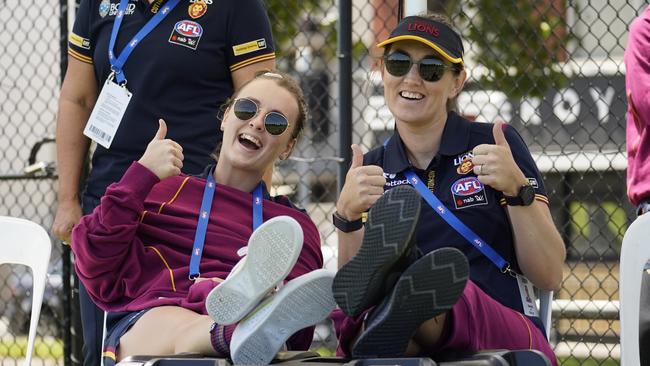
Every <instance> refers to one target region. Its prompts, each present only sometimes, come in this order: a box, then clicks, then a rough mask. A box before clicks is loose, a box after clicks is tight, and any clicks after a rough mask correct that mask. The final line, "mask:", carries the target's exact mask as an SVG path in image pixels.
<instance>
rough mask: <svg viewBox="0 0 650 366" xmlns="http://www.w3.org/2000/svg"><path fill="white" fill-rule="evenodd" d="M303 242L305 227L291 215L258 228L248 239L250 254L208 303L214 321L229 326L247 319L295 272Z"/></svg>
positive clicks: (213, 292) (277, 218)
mask: <svg viewBox="0 0 650 366" xmlns="http://www.w3.org/2000/svg"><path fill="white" fill-rule="evenodd" d="M302 242H303V234H302V228H301V227H300V225H299V224H298V222H297V221H296V220H294V219H293V218H291V217H289V216H278V217H274V218H272V219H270V220H268V221H266V222H265V223H264V224H262V225H261V226H260V227H259V228H257V230H255V231H254V232H253V234H252V235H251V237H250V239H249V240H248V253H247V255H246V256H245V257H244V258H242V259H241V260H240V261H239V262H238V263H237V265H236V266H235V267H234V269H233V271H231V273H230V274H229V275H228V277H227V278H226V280H225V281H224V282H223V283H221V284H220V285H219V286H217V287H215V288H214V289H212V291H211V292H210V294H209V295H208V297H207V298H206V300H205V307H206V309H207V310H208V314H210V316H211V317H212V319H214V321H215V322H216V323H217V324H220V325H228V324H234V323H236V322H238V321H239V320H240V319H241V318H243V317H244V316H246V314H248V313H249V312H250V311H251V310H252V309H253V308H255V306H256V305H257V304H259V302H260V301H261V300H262V298H263V297H264V296H266V295H267V294H268V293H269V291H271V290H272V289H273V288H274V287H275V286H276V285H277V284H278V283H279V282H282V281H283V280H284V279H285V277H287V275H288V274H289V273H290V272H291V269H292V268H293V266H294V265H295V264H296V261H297V260H298V256H299V255H300V251H301V250H302ZM235 269H236V270H235Z"/></svg>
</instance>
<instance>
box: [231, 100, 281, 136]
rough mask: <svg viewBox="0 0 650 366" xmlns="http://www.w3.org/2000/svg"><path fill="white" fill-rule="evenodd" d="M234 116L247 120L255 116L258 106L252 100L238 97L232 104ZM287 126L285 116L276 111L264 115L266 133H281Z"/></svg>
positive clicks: (276, 134)
mask: <svg viewBox="0 0 650 366" xmlns="http://www.w3.org/2000/svg"><path fill="white" fill-rule="evenodd" d="M233 111H234V112H235V117H237V118H239V119H241V120H242V121H248V120H249V119H251V118H253V117H255V116H256V115H257V112H259V111H260V108H259V107H258V106H257V103H255V101H254V100H252V99H248V98H239V99H236V100H235V104H234V106H233ZM288 127H289V121H288V120H287V117H285V116H283V115H282V114H281V113H278V112H269V113H267V114H266V116H264V128H265V129H266V131H267V132H268V133H270V134H271V135H274V136H278V135H281V134H282V133H283V132H284V131H286V130H287V128H288Z"/></svg>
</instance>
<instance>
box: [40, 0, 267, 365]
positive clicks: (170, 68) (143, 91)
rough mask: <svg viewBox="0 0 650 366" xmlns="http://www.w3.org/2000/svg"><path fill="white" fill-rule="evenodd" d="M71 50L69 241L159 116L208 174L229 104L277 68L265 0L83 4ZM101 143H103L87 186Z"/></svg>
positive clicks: (93, 359)
mask: <svg viewBox="0 0 650 366" xmlns="http://www.w3.org/2000/svg"><path fill="white" fill-rule="evenodd" d="M68 48H69V49H68V54H69V55H70V56H71V57H70V58H69V64H68V69H67V73H66V76H65V79H64V81H63V86H62V89H61V95H60V99H59V114H58V119H57V128H56V139H57V160H58V161H57V163H58V171H59V188H58V202H59V205H58V208H57V212H56V217H55V220H54V224H53V227H52V230H53V232H54V234H55V235H56V236H57V237H58V238H60V239H61V240H62V241H64V242H69V240H70V233H71V231H72V227H73V226H74V225H75V224H77V223H78V222H79V219H80V217H81V215H82V214H88V213H90V212H91V211H92V210H93V209H94V208H95V206H97V205H98V204H99V198H100V197H101V196H102V195H103V194H104V191H105V190H106V187H107V186H108V185H109V184H111V183H113V182H116V181H118V180H119V178H120V177H121V176H122V175H123V174H124V172H125V170H126V168H127V167H128V166H129V165H130V164H131V162H133V161H134V160H137V159H138V157H139V156H141V155H142V153H143V152H144V149H145V147H146V146H147V143H148V141H149V139H150V137H151V136H152V135H153V134H154V133H155V131H156V130H157V129H158V119H159V118H164V119H165V121H166V122H167V124H168V131H169V132H168V135H167V136H168V138H169V139H172V140H174V141H177V142H178V143H179V144H180V145H181V146H182V154H183V157H184V159H183V160H182V161H183V163H182V170H183V172H185V173H188V174H196V173H199V172H200V171H201V170H202V169H203V167H205V166H206V165H207V163H208V161H209V159H210V153H211V152H212V151H213V150H214V149H215V147H216V145H217V143H218V142H219V141H220V140H221V132H220V130H219V122H218V121H217V118H216V116H217V114H218V110H219V107H220V105H221V104H222V103H223V102H224V101H225V100H226V99H227V98H228V97H229V96H230V95H231V94H232V93H233V91H234V90H237V89H238V88H239V87H240V86H241V85H242V84H243V83H244V82H246V81H247V80H249V79H251V78H252V77H253V76H254V74H255V72H256V71H258V70H264V69H271V68H273V67H274V65H275V61H274V60H275V51H274V46H273V39H272V34H271V27H270V23H269V19H268V16H267V14H266V9H265V8H264V6H263V4H262V2H261V0H238V1H215V0H82V1H81V4H80V6H79V9H78V12H77V16H76V20H75V24H74V28H73V31H72V34H71V35H70V37H69V43H68ZM91 140H94V141H95V142H96V143H97V148H96V150H95V151H94V154H93V156H92V169H91V170H90V174H89V176H88V178H87V180H86V184H85V186H84V187H80V186H79V182H80V180H81V175H82V171H83V168H84V161H85V157H86V155H87V154H88V151H89V147H90V143H91ZM80 188H83V191H82V190H81V189H80ZM80 191H81V192H83V193H82V194H81V197H79V192H80ZM79 292H80V295H79V296H80V307H81V318H82V326H83V333H84V365H99V361H100V348H101V343H102V339H101V337H102V328H103V312H101V311H100V310H99V309H98V308H97V307H96V306H95V305H94V304H93V303H92V302H91V301H90V299H89V298H88V295H87V293H86V290H85V289H84V288H83V286H81V285H80V289H79Z"/></svg>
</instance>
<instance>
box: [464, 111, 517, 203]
mask: <svg viewBox="0 0 650 366" xmlns="http://www.w3.org/2000/svg"><path fill="white" fill-rule="evenodd" d="M505 127H506V125H504V124H503V123H502V122H497V123H495V124H494V127H493V128H492V136H494V144H482V145H478V146H476V147H474V150H473V153H474V157H473V158H472V163H473V164H474V174H476V176H477V177H478V180H479V181H481V183H483V184H487V185H489V186H490V187H492V188H494V189H496V190H498V191H501V192H503V194H505V195H506V196H516V195H517V193H518V192H519V187H521V186H522V185H524V184H526V183H527V179H526V177H525V176H524V173H523V172H522V171H521V169H519V166H517V163H515V159H514V158H513V156H512V151H510V144H508V141H507V140H506V136H505V134H504V133H503V129H504V128H505Z"/></svg>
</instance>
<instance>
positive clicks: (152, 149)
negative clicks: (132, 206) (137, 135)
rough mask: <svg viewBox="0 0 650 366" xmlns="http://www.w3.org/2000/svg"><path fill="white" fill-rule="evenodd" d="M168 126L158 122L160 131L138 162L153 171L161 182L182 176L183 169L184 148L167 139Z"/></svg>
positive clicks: (160, 120) (162, 121) (163, 122)
mask: <svg viewBox="0 0 650 366" xmlns="http://www.w3.org/2000/svg"><path fill="white" fill-rule="evenodd" d="M166 135H167V124H166V123H165V121H164V120H163V119H159V120H158V131H156V135H155V136H154V137H153V140H151V142H149V145H147V150H145V152H144V154H143V155H142V157H141V158H140V160H138V163H140V164H142V165H143V166H144V167H145V168H147V169H149V170H151V171H152V172H153V173H154V174H155V175H156V176H157V177H158V178H159V179H160V180H163V179H165V178H168V177H172V176H175V175H179V174H181V168H183V148H182V147H181V145H179V144H178V143H177V142H175V141H173V140H170V139H166V138H165V136H166Z"/></svg>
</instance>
